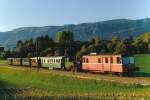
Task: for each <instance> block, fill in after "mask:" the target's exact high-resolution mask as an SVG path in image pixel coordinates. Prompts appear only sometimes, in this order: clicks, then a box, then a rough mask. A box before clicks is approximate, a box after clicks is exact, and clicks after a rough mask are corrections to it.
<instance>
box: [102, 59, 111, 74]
mask: <svg viewBox="0 0 150 100" xmlns="http://www.w3.org/2000/svg"><path fill="white" fill-rule="evenodd" d="M102 59H103V60H102V61H103V71H105V72H110V71H111V58H110V57H103V58H102Z"/></svg>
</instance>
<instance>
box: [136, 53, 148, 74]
mask: <svg viewBox="0 0 150 100" xmlns="http://www.w3.org/2000/svg"><path fill="white" fill-rule="evenodd" d="M135 62H136V66H138V67H139V68H140V71H139V72H138V74H139V75H143V76H149V77H150V54H139V55H135Z"/></svg>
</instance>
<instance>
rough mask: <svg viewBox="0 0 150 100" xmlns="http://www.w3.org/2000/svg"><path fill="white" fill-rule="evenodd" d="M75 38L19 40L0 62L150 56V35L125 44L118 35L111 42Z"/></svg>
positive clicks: (67, 34) (58, 35)
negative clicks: (59, 57) (4, 59)
mask: <svg viewBox="0 0 150 100" xmlns="http://www.w3.org/2000/svg"><path fill="white" fill-rule="evenodd" d="M74 35H75V34H74V33H73V32H71V31H69V30H65V31H60V32H57V33H56V34H55V38H54V39H53V38H52V37H50V36H49V35H45V36H39V37H37V38H35V39H33V38H30V39H26V40H24V41H23V40H19V41H18V42H17V44H16V48H15V49H14V50H9V49H8V50H5V51H4V52H2V53H1V55H0V58H8V57H21V58H24V57H35V56H43V57H45V56H68V57H70V58H72V59H74V58H75V57H81V56H82V55H85V54H89V53H97V54H125V55H134V54H146V53H150V33H144V34H143V35H141V36H139V37H138V38H134V37H132V36H129V37H128V38H126V39H123V40H121V39H120V37H119V36H117V35H114V36H113V37H112V39H111V40H103V39H102V38H101V37H100V36H98V35H96V36H94V37H91V40H89V41H84V42H83V41H76V40H75V39H74ZM82 38H84V37H82Z"/></svg>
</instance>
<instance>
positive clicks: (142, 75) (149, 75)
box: [136, 72, 150, 77]
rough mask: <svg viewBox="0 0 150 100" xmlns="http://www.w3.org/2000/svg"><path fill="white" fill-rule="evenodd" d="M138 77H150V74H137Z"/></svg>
mask: <svg viewBox="0 0 150 100" xmlns="http://www.w3.org/2000/svg"><path fill="white" fill-rule="evenodd" d="M136 76H137V77H150V73H145V72H136Z"/></svg>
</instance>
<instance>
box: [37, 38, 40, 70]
mask: <svg viewBox="0 0 150 100" xmlns="http://www.w3.org/2000/svg"><path fill="white" fill-rule="evenodd" d="M36 59H37V65H38V66H37V67H38V68H37V71H39V69H40V62H39V59H38V40H36Z"/></svg>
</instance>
